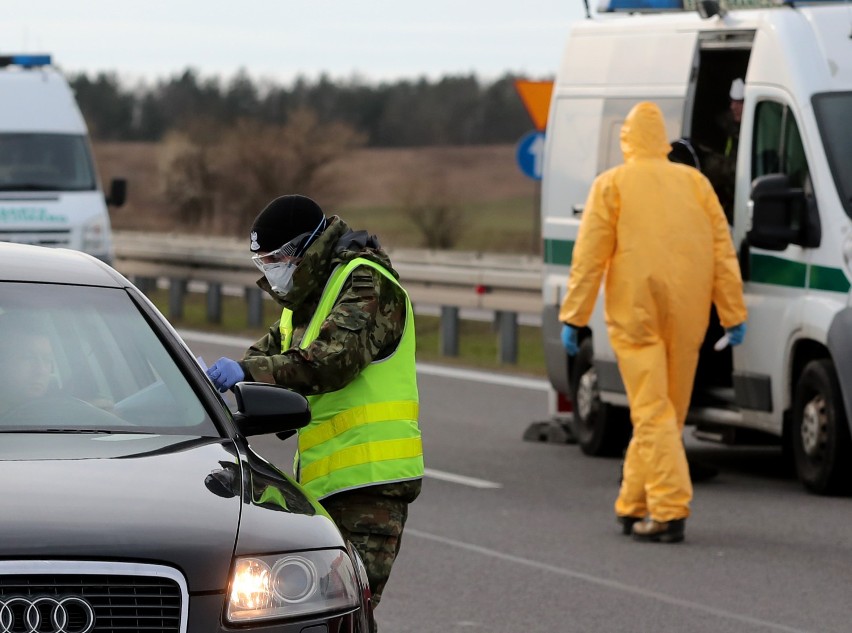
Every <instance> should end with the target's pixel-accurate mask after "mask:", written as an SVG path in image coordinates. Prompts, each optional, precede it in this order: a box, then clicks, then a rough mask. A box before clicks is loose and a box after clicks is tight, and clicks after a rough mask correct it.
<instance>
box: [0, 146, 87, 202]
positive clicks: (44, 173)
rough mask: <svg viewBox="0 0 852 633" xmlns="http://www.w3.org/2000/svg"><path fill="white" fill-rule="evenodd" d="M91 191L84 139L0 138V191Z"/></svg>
mask: <svg viewBox="0 0 852 633" xmlns="http://www.w3.org/2000/svg"><path fill="white" fill-rule="evenodd" d="M94 189H95V175H94V168H93V166H92V158H91V155H90V153H89V147H88V144H87V142H86V139H85V137H83V136H79V135H74V134H19V133H14V134H12V133H10V134H0V190H2V191H92V190H94Z"/></svg>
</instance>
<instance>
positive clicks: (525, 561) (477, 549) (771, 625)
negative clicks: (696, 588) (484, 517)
mask: <svg viewBox="0 0 852 633" xmlns="http://www.w3.org/2000/svg"><path fill="white" fill-rule="evenodd" d="M405 534H406V535H411V536H416V537H418V538H422V539H424V540H427V541H433V542H435V543H442V544H444V545H449V546H450V547H455V548H457V549H463V550H467V551H468V552H474V553H476V554H482V555H484V556H490V557H491V558H496V559H499V560H503V561H506V562H508V563H513V564H515V565H523V566H524V567H531V568H533V569H537V570H539V571H544V572H549V573H551V574H556V575H559V576H564V577H567V578H572V579H574V580H581V581H583V582H587V583H590V584H593V585H597V586H599V587H605V588H607V589H611V590H614V591H621V592H623V593H629V594H633V595H636V596H641V597H643V598H649V599H651V600H657V601H659V602H664V603H666V604H670V605H674V606H676V607H683V608H685V609H692V610H694V611H701V612H702V613H706V614H709V615H712V616H714V617H718V618H724V619H728V620H734V621H736V622H741V623H744V624H749V625H752V626H759V627H762V628H766V629H772V630H774V631H784V632H785V633H811V632H810V631H807V630H805V629H796V628H793V627H790V626H786V625H784V624H779V623H777V622H770V621H768V620H761V619H760V618H753V617H751V616H748V615H742V614H739V613H734V612H732V611H725V610H724V609H717V608H715V607H711V606H708V605H706V604H701V603H699V602H693V601H691V600H684V599H682V598H676V597H675V596H669V595H666V594H664V593H659V592H657V591H650V590H648V589H643V588H642V587H638V586H635V585H628V584H627V583H623V582H618V581H617V580H608V579H606V578H600V577H598V576H593V575H591V574H587V573H584V572H580V571H575V570H573V569H568V568H566V567H557V566H556V565H549V564H548V563H542V562H539V561H537V560H531V559H529V558H523V557H521V556H514V555H513V554H507V553H506V552H500V551H498V550H493V549H489V548H487V547H481V546H479V545H474V544H472V543H465V542H463V541H457V540H455V539H452V538H447V537H445V536H439V535H437V534H430V533H429V532H423V531H421V530H417V529H415V528H413V527H406V528H405Z"/></svg>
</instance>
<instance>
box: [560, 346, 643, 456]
mask: <svg viewBox="0 0 852 633" xmlns="http://www.w3.org/2000/svg"><path fill="white" fill-rule="evenodd" d="M593 361H594V350H593V348H592V339H590V338H587V339H585V340H584V341H583V342H582V343H581V344H580V349H579V351H578V352H577V356H576V358H575V359H574V366H573V368H572V371H571V397H572V400H573V403H574V415H573V416H572V421H571V430H572V431H573V433H574V437H575V438H577V443H578V444H579V445H580V449H581V450H582V451H583V452H584V453H585V454H586V455H593V456H597V457H604V456H606V457H611V456H620V455H622V454H623V453H624V449H625V448H626V447H627V443H628V442H629V441H630V433H631V427H630V411H629V410H628V409H625V408H624V407H615V406H612V405H609V404H606V403H605V402H601V397H600V392H599V390H598V376H597V372H596V371H595V365H594V362H593Z"/></svg>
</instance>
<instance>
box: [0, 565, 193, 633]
mask: <svg viewBox="0 0 852 633" xmlns="http://www.w3.org/2000/svg"><path fill="white" fill-rule="evenodd" d="M60 564H61V563H60ZM140 567H144V566H140ZM138 571H139V570H137V573H132V574H120V573H119V574H112V573H42V572H39V573H15V574H4V573H3V570H2V568H0V631H3V633H113V632H115V633H118V632H122V633H126V632H128V631H144V632H150V633H181V631H182V628H183V626H182V625H183V624H184V623H185V621H186V620H185V618H183V617H182V614H183V610H184V609H185V607H186V605H185V602H186V590H185V585H184V586H183V587H182V586H181V583H179V582H178V580H177V579H176V578H170V577H164V576H162V575H154V574H152V575H145V573H144V570H142V571H141V573H138ZM172 571H173V570H172ZM60 605H61V606H60ZM90 609H91V610H90Z"/></svg>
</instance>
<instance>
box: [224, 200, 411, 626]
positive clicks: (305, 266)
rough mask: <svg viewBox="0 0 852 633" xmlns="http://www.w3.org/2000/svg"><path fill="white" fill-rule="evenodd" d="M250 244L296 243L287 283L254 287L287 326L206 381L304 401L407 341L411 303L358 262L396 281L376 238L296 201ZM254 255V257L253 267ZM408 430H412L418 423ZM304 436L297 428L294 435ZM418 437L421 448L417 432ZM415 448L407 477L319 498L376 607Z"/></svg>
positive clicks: (273, 280)
mask: <svg viewBox="0 0 852 633" xmlns="http://www.w3.org/2000/svg"><path fill="white" fill-rule="evenodd" d="M305 236H307V237H305ZM251 238H252V240H251V247H252V250H253V251H255V253H259V254H260V255H261V256H265V255H266V254H267V253H269V252H271V251H275V250H276V249H279V247H281V245H282V244H289V243H291V241H292V240H294V238H297V240H299V239H300V240H301V243H298V244H295V245H294V248H293V249H292V253H293V255H294V257H292V258H291V259H292V260H295V261H296V265H295V268H294V269H291V270H290V274H291V275H292V281H289V280H287V279H282V278H279V277H276V275H279V274H280V269H279V271H278V272H276V273H274V274H273V273H271V272H269V271H268V270H266V269H265V275H264V277H262V278H261V279H260V280H259V281H258V282H257V283H258V286H260V287H261V288H263V289H264V290H265V291H266V292H267V293H268V294H269V295H270V296H272V298H273V299H275V300H276V301H277V302H278V303H279V304H280V305H281V306H282V308H286V309H289V310H291V311H292V323H291V324H285V326H284V327H283V328H282V323H281V322H280V321H279V322H276V323H275V324H273V325H272V326H271V327H270V328H269V331H268V332H267V333H266V335H265V336H264V337H263V338H261V339H260V340H258V341H257V342H256V343H254V344H253V345H252V346H251V347H250V348H249V349H248V350H247V352H246V354H245V356H244V358H243V359H242V360H240V361H238V362H237V361H233V360H231V359H227V358H223V359H220V360H219V361H217V362H216V364H214V365H213V366H212V367H211V368H210V370H208V375H209V376H210V377H211V379H212V380H213V382H214V384H216V386H217V387H219V389H220V390H223V391H224V390H226V389H229V388H231V387H232V386H233V385H234V384H235V383H236V382H238V381H240V380H254V381H259V382H267V383H273V384H278V385H283V386H285V387H287V388H289V389H292V390H293V391H296V392H298V393H301V394H303V395H305V396H308V397H310V396H317V395H319V394H327V393H332V392H336V391H338V390H342V389H345V388H346V387H347V386H348V385H350V384H351V383H353V381H354V380H355V379H356V378H357V377H358V376H359V375H360V374H361V373H362V372H365V370H366V369H367V368H368V367H370V366H371V364H374V363H376V361H382V360H386V359H389V358H390V357H391V356H392V355H394V353H395V352H396V351H397V348H398V346H399V345H400V342H401V340H402V338H403V334H404V332H405V331H406V324H408V325H409V327H410V332H409V333H408V334H407V336H411V337H413V335H414V332H413V323H412V321H411V315H409V314H407V312H409V311H410V309H411V304H410V302H409V300H408V297H407V295H406V293H405V291H404V290H403V289H402V287H401V286H400V285H399V284H398V283H395V282H394V281H392V280H391V278H389V276H387V275H386V274H382V272H381V271H380V270H377V269H376V268H374V267H371V266H368V265H363V264H360V262H364V260H367V261H368V262H372V263H374V264H378V265H379V266H380V267H381V269H383V270H384V271H385V272H386V273H389V274H390V275H391V276H392V277H393V279H394V280H396V279H398V277H399V275H398V274H397V273H396V271H394V269H393V267H392V265H391V262H390V259H389V258H388V256H387V254H386V253H385V252H384V251H383V250H382V249H381V247H380V245H379V243H378V241H377V240H376V238H375V236H371V235H368V234H367V233H366V232H365V231H357V232H356V231H352V230H351V229H350V228H349V226H348V225H347V224H346V223H345V222H344V221H343V220H342V219H340V218H339V217H337V216H332V217H329V218H325V216H324V214H323V213H322V211H321V209H320V208H319V206H318V205H317V204H316V203H315V202H314V201H313V200H310V199H309V198H305V197H304V196H295V195H293V196H282V197H281V198H277V199H276V200H274V201H272V202H271V203H270V204H269V205H268V206H267V207H266V208H265V209H264V210H263V211H262V212H261V213H260V214H259V215H258V217H257V219H256V220H255V222H254V225H253V226H252V231H251ZM279 250H280V249H279ZM285 250H286V249H285ZM297 251H298V253H297ZM258 258H259V256H258V255H255V260H258ZM356 258H357V259H359V265H357V267H355V268H354V269H353V270H352V272H351V273H350V274H349V275H348V277H347V278H346V280H345V282H344V283H343V286H342V288H341V290H340V292H339V294H338V295H337V298H336V300H335V301H334V304H333V306H332V307H331V310H330V312H329V314H328V315H327V316H326V317H325V319H324V320H323V321H322V323H321V325H320V327H319V330H318V332H317V333H316V334H315V338H312V339H310V343H308V344H307V345H306V346H305V345H303V339H304V338H305V336H306V332H308V327H309V325H310V323H311V321H312V319H313V317H314V315H315V313H316V312H317V310H318V306H319V305H320V302H321V301H320V300H321V297H322V296H323V293H324V289H325V288H326V284H327V282H328V281H329V279H330V277H331V276H332V275H333V272H334V271H335V270H336V269H337V268H338V267H339V266H345V265H346V264H347V263H349V262H352V260H354V259H356ZM260 259H263V257H260ZM282 290H283V292H282ZM285 313H286V310H285ZM283 317H284V313H282V318H283ZM288 325H289V327H288ZM282 332H283V335H284V336H285V337H289V336H291V337H292V338H291V340H290V342H289V344H285V345H284V346H283V349H282ZM290 332H292V334H290ZM409 364H410V367H409V366H408V365H409ZM404 373H410V374H411V377H412V380H414V378H413V375H414V358H413V351H412V353H411V359H410V363H406V365H405V366H404ZM415 388H416V387H415ZM415 407H416V402H415ZM312 409H313V403H312ZM314 413H315V414H316V411H314ZM408 424H409V426H410V425H411V424H412V422H411V421H409V422H408ZM413 425H414V428H416V418H415V420H414V421H413ZM312 426H314V423H312ZM306 428H308V429H310V428H311V427H306ZM362 428H369V425H365V427H362ZM303 431H305V429H302V430H300V437H301V435H302V432H303ZM416 435H417V438H416V442H417V443H419V429H417V430H416ZM377 439H381V438H377ZM300 451H301V443H300ZM420 451H421V454H420V457H419V459H420V467H419V469H416V468H415V470H414V471H408V472H407V475H405V476H400V477H397V478H390V480H388V479H387V478H384V479H381V478H380V480H379V481H368V482H364V483H362V484H359V485H355V486H351V487H349V488H347V489H344V490H340V491H332V492H331V493H330V494H327V496H322V494H318V495H317V496H318V497H319V498H320V499H321V503H322V505H323V507H324V508H325V509H326V510H327V512H328V513H329V515H330V516H331V517H332V519H333V520H334V521H335V523H336V524H337V526H338V528H339V529H340V531H341V532H342V534H343V535H344V537H345V538H347V539H349V540H350V541H351V542H352V543H353V545H354V546H355V547H356V549H357V550H358V552H359V554H360V555H361V558H362V559H363V562H364V565H365V567H366V569H367V574H368V576H369V581H370V589H371V592H372V604H373V607H374V608H375V606H376V605H378V603H379V601H380V600H381V596H382V590H383V589H384V587H385V583H386V582H387V579H388V576H389V575H390V570H391V566H392V564H393V562H394V559H395V558H396V555H397V553H398V552H399V547H400V540H401V537H402V531H403V527H404V526H405V521H406V518H407V514H408V505H409V504H410V503H411V502H412V501H414V499H415V498H416V497H417V496H418V494H419V493H420V488H421V481H422V447H421V449H420ZM412 473H414V474H415V476H412ZM299 474H300V473H298V472H297V475H299ZM302 474H304V473H302ZM308 489H309V490H310V488H308ZM374 627H375V625H374ZM374 630H375V628H374Z"/></svg>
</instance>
